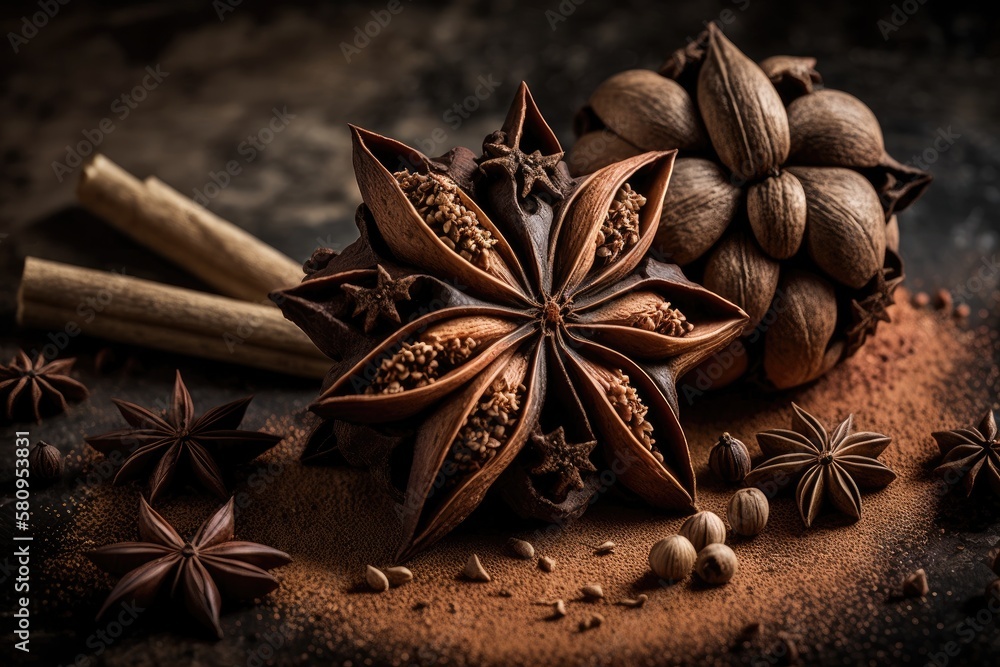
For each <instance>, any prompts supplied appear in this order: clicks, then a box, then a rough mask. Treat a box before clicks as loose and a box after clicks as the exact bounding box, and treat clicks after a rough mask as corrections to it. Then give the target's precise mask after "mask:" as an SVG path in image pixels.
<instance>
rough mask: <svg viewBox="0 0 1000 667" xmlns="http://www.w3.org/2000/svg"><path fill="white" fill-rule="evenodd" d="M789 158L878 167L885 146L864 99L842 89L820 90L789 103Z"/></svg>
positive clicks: (811, 162)
mask: <svg viewBox="0 0 1000 667" xmlns="http://www.w3.org/2000/svg"><path fill="white" fill-rule="evenodd" d="M788 130H789V136H790V139H791V152H790V155H789V161H791V162H793V163H794V164H808V165H816V166H824V167H852V168H857V167H874V166H876V165H878V164H879V162H880V161H881V159H882V154H883V153H884V152H885V145H884V143H883V141H882V128H880V127H879V124H878V119H877V118H876V117H875V114H874V113H872V110H871V109H869V108H868V107H867V106H865V104H864V102H862V101H861V100H859V99H858V98H856V97H854V96H853V95H848V94H847V93H845V92H842V91H839V90H818V91H816V92H815V93H813V94H811V95H803V96H802V97H799V98H798V99H796V100H795V101H793V102H792V103H791V104H789V105H788Z"/></svg>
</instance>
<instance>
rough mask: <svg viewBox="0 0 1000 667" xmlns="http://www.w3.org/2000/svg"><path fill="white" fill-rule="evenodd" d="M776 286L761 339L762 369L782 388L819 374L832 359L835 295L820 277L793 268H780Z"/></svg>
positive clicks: (803, 381) (835, 316) (792, 385)
mask: <svg viewBox="0 0 1000 667" xmlns="http://www.w3.org/2000/svg"><path fill="white" fill-rule="evenodd" d="M778 290H779V292H780V294H781V302H780V304H777V303H776V306H778V305H780V308H778V307H776V308H775V312H776V313H777V315H776V316H775V318H774V323H773V324H772V325H771V327H770V329H768V331H767V336H766V337H765V340H764V371H765V373H766V374H767V379H768V380H770V381H771V382H772V383H773V384H774V385H775V387H777V388H778V389H785V388H787V387H794V386H797V385H800V384H803V383H805V382H808V381H810V380H812V379H814V378H817V377H819V376H820V375H822V374H823V373H824V372H826V370H827V367H828V365H832V364H831V363H830V362H831V361H833V362H835V361H836V359H831V357H833V351H834V350H835V348H833V347H832V346H830V339H831V338H832V336H833V333H834V330H835V328H836V326H837V296H836V293H835V292H834V290H833V286H832V285H831V284H830V283H829V282H828V281H827V280H825V279H824V278H822V277H820V276H818V275H816V274H815V273H810V272H808V271H800V270H796V269H788V270H785V271H782V277H781V280H780V282H779V284H778ZM837 356H838V358H839V355H837Z"/></svg>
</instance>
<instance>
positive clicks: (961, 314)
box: [952, 303, 972, 320]
mask: <svg viewBox="0 0 1000 667" xmlns="http://www.w3.org/2000/svg"><path fill="white" fill-rule="evenodd" d="M971 314H972V308H970V307H969V304H967V303H960V304H958V305H957V306H955V312H953V313H952V315H953V316H954V317H955V319H958V320H964V319H967V318H968V317H969V315H971Z"/></svg>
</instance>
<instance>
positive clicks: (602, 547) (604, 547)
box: [594, 540, 616, 556]
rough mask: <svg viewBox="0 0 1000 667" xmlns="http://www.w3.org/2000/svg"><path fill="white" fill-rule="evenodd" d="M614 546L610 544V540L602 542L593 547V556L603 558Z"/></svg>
mask: <svg viewBox="0 0 1000 667" xmlns="http://www.w3.org/2000/svg"><path fill="white" fill-rule="evenodd" d="M615 546H616V545H615V543H614V542H612V541H611V540H608V541H607V542H602V543H601V544H598V545H597V546H596V547H594V554H595V555H597V556H605V555H607V554H609V553H612V552H613V551H614V550H615Z"/></svg>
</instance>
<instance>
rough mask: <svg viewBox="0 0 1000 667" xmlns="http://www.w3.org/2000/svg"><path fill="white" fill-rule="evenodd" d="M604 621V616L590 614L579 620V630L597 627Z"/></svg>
mask: <svg viewBox="0 0 1000 667" xmlns="http://www.w3.org/2000/svg"><path fill="white" fill-rule="evenodd" d="M603 623H604V617H603V616H601V615H600V614H592V615H591V616H590V617H589V618H587V619H586V620H583V621H580V632H586V631H587V630H593V629H594V628H598V627H600V626H601V624H603Z"/></svg>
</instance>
